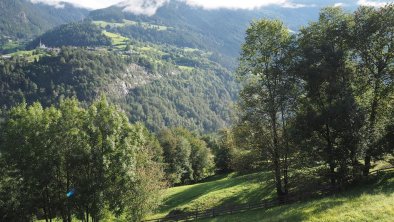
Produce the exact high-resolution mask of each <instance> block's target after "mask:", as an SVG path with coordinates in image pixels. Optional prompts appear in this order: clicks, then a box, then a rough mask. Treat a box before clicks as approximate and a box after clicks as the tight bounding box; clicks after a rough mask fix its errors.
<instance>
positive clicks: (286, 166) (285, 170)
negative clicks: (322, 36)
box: [281, 105, 290, 194]
mask: <svg viewBox="0 0 394 222" xmlns="http://www.w3.org/2000/svg"><path fill="white" fill-rule="evenodd" d="M281 114H282V130H283V138H284V140H285V144H286V145H285V146H286V149H285V155H284V160H283V161H284V166H283V183H284V187H283V188H284V193H285V194H288V193H289V188H288V184H289V178H288V170H289V164H288V154H289V150H290V148H289V140H288V136H287V130H286V121H285V111H284V108H283V105H282V106H281Z"/></svg>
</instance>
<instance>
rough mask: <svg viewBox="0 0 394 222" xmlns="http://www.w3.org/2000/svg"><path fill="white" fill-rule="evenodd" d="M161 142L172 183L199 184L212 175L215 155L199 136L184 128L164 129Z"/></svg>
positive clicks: (160, 137) (161, 133) (168, 175)
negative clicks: (198, 182)
mask: <svg viewBox="0 0 394 222" xmlns="http://www.w3.org/2000/svg"><path fill="white" fill-rule="evenodd" d="M159 141H160V144H161V146H162V147H163V152H164V162H165V164H166V165H167V167H166V173H167V177H168V179H169V181H170V182H171V183H173V184H186V183H190V182H197V181H200V180H202V179H204V178H206V177H207V176H210V175H212V173H213V171H214V161H213V155H212V153H211V150H210V149H209V148H208V147H207V145H206V143H205V141H204V140H202V139H201V138H199V137H198V136H196V135H194V134H193V133H191V132H189V131H188V130H186V129H183V128H175V129H164V130H162V131H161V132H160V134H159Z"/></svg>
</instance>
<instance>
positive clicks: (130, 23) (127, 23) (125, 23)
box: [93, 19, 170, 31]
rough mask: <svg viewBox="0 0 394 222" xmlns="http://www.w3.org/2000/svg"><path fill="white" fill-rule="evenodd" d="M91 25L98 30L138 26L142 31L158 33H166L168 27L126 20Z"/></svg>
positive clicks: (99, 22) (96, 22) (97, 22)
mask: <svg viewBox="0 0 394 222" xmlns="http://www.w3.org/2000/svg"><path fill="white" fill-rule="evenodd" d="M93 24H95V25H97V26H99V27H100V28H103V29H105V28H106V27H107V26H109V27H111V28H114V27H124V26H140V27H142V28H144V29H156V30H158V31H166V30H168V29H169V28H170V27H167V26H163V25H156V24H150V23H147V22H136V21H131V20H127V19H123V22H106V21H93Z"/></svg>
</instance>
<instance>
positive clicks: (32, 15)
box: [0, 0, 88, 39]
mask: <svg viewBox="0 0 394 222" xmlns="http://www.w3.org/2000/svg"><path fill="white" fill-rule="evenodd" d="M63 5H64V7H52V6H49V5H45V4H33V3H32V2H31V1H30V0H2V1H1V2H0V14H1V17H0V39H2V38H3V37H7V38H12V39H29V38H32V37H34V36H36V35H39V34H42V33H43V32H45V31H47V30H49V29H51V28H54V27H55V26H58V25H60V24H64V23H68V22H72V21H78V20H82V19H83V18H84V17H85V16H86V15H87V14H88V10H86V9H82V8H77V7H74V6H72V5H71V4H67V3H64V4H63Z"/></svg>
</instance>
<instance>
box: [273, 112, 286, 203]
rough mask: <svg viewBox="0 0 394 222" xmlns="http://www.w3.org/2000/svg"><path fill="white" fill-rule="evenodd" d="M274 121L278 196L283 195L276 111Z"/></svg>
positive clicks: (274, 153)
mask: <svg viewBox="0 0 394 222" xmlns="http://www.w3.org/2000/svg"><path fill="white" fill-rule="evenodd" d="M271 121H272V135H273V142H274V152H273V162H274V172H275V183H276V193H277V194H278V196H282V195H283V189H282V178H281V177H282V174H281V172H280V155H279V141H278V132H277V128H276V113H272V114H271Z"/></svg>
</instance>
